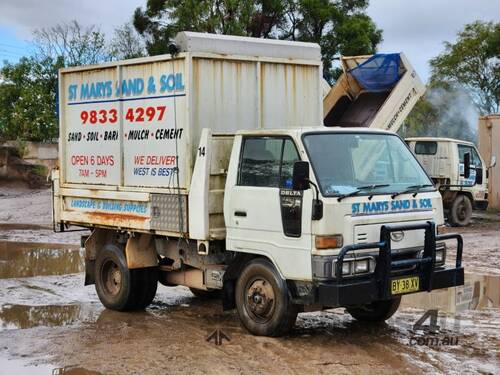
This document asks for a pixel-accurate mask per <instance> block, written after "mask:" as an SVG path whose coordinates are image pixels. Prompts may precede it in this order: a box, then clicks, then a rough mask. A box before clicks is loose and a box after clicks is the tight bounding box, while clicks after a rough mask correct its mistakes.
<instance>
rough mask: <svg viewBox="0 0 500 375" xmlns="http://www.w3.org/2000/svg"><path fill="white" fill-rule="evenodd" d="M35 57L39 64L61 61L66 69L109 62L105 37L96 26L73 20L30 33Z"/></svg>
mask: <svg viewBox="0 0 500 375" xmlns="http://www.w3.org/2000/svg"><path fill="white" fill-rule="evenodd" d="M33 37H34V40H33V44H34V45H35V55H36V57H37V58H38V59H39V60H40V61H46V59H52V60H54V61H55V60H58V59H62V61H63V62H64V65H65V66H77V65H88V64H98V63H101V62H103V61H108V60H111V58H112V57H111V56H110V55H109V53H108V48H107V46H106V40H105V36H104V34H103V33H102V32H101V30H100V29H99V28H98V27H97V26H96V25H91V26H83V25H81V24H80V23H78V22H77V21H75V20H73V21H71V22H69V23H60V24H57V25H55V26H52V27H47V28H41V29H38V30H35V31H34V32H33Z"/></svg>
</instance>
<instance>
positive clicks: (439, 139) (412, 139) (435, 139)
mask: <svg viewBox="0 0 500 375" xmlns="http://www.w3.org/2000/svg"><path fill="white" fill-rule="evenodd" d="M405 141H407V142H422V141H423V142H452V143H460V144H464V145H469V146H474V143H473V142H469V141H464V140H462V139H455V138H444V137H410V138H405Z"/></svg>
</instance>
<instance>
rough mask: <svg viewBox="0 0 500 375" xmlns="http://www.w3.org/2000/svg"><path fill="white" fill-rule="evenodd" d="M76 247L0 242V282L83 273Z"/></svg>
mask: <svg viewBox="0 0 500 375" xmlns="http://www.w3.org/2000/svg"><path fill="white" fill-rule="evenodd" d="M83 269H84V261H83V257H82V254H81V253H80V248H79V247H78V246H75V245H66V244H49V243H34V242H14V241H0V279H7V278H17V277H33V276H48V275H63V274H69V273H77V272H82V271H83Z"/></svg>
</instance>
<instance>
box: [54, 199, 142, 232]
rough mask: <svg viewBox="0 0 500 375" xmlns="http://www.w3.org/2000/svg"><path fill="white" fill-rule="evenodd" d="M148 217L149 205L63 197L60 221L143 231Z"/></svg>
mask: <svg viewBox="0 0 500 375" xmlns="http://www.w3.org/2000/svg"><path fill="white" fill-rule="evenodd" d="M149 217H150V205H149V203H145V202H133V201H123V200H122V201H120V200H106V199H93V198H84V197H64V199H63V210H62V212H61V220H62V221H68V222H74V223H91V224H93V225H104V226H110V227H119V228H136V229H145V230H147V229H149Z"/></svg>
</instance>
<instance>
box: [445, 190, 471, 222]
mask: <svg viewBox="0 0 500 375" xmlns="http://www.w3.org/2000/svg"><path fill="white" fill-rule="evenodd" d="M471 218H472V202H471V201H470V199H469V197H467V196H466V195H464V194H458V195H457V196H456V198H455V200H454V201H453V203H452V204H451V209H450V217H449V220H450V223H451V224H452V225H455V226H459V227H465V226H467V225H469V223H470V220H471Z"/></svg>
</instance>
